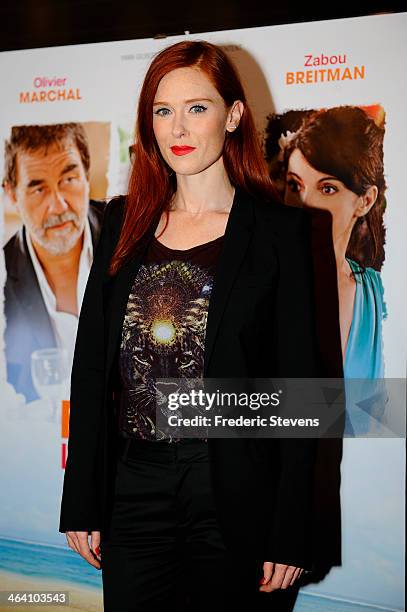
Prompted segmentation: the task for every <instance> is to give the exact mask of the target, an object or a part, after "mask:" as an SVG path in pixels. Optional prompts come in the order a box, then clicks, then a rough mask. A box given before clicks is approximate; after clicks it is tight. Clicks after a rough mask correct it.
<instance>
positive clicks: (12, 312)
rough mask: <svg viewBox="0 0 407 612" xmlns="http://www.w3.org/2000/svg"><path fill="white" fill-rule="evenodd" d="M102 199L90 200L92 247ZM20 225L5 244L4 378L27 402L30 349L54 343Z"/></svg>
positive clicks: (33, 396)
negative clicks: (5, 367) (5, 377)
mask: <svg viewBox="0 0 407 612" xmlns="http://www.w3.org/2000/svg"><path fill="white" fill-rule="evenodd" d="M105 206H106V204H105V202H98V201H96V200H90V202H89V211H88V219H89V225H90V231H91V235H92V244H93V248H94V249H96V244H97V241H98V238H99V234H100V230H101V226H102V220H103V213H104V209H105ZM26 232H27V230H26V228H25V226H24V225H23V226H22V227H21V228H20V229H19V230H18V231H17V232H16V233H15V234H14V235H13V236H12V237H11V238H10V240H8V242H7V244H6V245H5V246H4V259H5V263H6V270H7V278H6V284H5V287H4V313H5V316H6V322H7V325H6V330H5V350H6V362H7V380H8V382H9V383H10V384H12V385H13V387H14V388H15V390H16V391H17V393H23V394H24V395H25V398H26V400H27V402H31V401H32V400H35V399H37V398H38V393H37V391H36V390H35V388H34V385H33V382H32V378H31V353H32V352H33V351H35V350H37V349H42V348H52V347H55V346H57V342H56V338H55V334H54V331H53V328H52V325H51V320H50V318H49V315H48V311H47V308H46V306H45V304H44V300H43V298H42V293H41V289H40V286H39V284H38V279H37V275H36V273H35V270H34V266H33V263H32V261H31V257H30V253H29V250H28V245H27V237H26Z"/></svg>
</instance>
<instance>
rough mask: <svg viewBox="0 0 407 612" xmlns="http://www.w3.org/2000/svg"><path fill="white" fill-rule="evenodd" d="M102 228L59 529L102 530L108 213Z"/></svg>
mask: <svg viewBox="0 0 407 612" xmlns="http://www.w3.org/2000/svg"><path fill="white" fill-rule="evenodd" d="M114 204H115V202H114V200H112V201H110V202H109V203H108V204H107V206H106V209H105V213H104V217H103V222H102V229H101V233H100V236H99V240H98V243H97V246H96V249H95V254H94V259H93V262H92V266H91V269H90V272H89V276H88V281H87V285H86V289H85V293H84V297H83V301H82V306H81V311H80V316H79V321H78V330H77V335H76V342H75V349H74V357H73V364H72V372H71V391H70V417H69V438H68V457H67V462H66V466H65V476H64V483H63V491H62V501H61V512H60V524H59V531H60V532H61V533H64V532H65V531H100V530H101V515H100V495H101V482H102V465H101V460H100V446H99V445H100V444H101V433H102V432H101V428H102V416H103V415H102V407H103V402H104V388H105V363H104V362H105V347H104V317H103V302H102V280H103V278H104V275H105V273H106V271H107V267H108V264H109V260H110V253H111V248H110V231H109V224H110V217H111V213H112V208H113V206H114Z"/></svg>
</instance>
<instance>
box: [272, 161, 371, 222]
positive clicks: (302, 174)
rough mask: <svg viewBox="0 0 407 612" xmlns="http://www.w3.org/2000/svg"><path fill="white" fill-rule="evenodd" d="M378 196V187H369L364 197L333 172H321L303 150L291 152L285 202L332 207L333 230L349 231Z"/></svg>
mask: <svg viewBox="0 0 407 612" xmlns="http://www.w3.org/2000/svg"><path fill="white" fill-rule="evenodd" d="M376 197H377V188H376V187H375V186H372V187H369V189H368V191H367V192H366V194H365V195H363V196H358V195H357V194H356V193H354V192H353V191H351V190H350V189H348V188H347V187H346V186H345V185H344V184H343V183H342V181H341V180H340V179H339V178H338V177H336V176H333V175H330V174H326V173H323V172H319V171H318V170H316V169H315V168H314V167H313V166H311V165H310V164H309V162H308V161H307V159H306V158H305V157H304V155H303V154H302V152H301V151H300V150H299V149H294V151H293V152H292V153H291V155H290V158H289V161H288V167H287V175H286V185H285V194H284V202H285V204H288V205H291V206H308V207H310V208H319V209H321V210H328V211H329V212H330V213H331V215H332V224H333V229H334V230H336V231H339V232H340V231H345V230H346V229H349V228H351V227H352V226H353V225H354V223H355V222H356V220H357V218H358V217H360V216H363V215H365V214H367V212H368V211H369V210H370V208H371V207H372V206H373V204H374V202H375V200H376Z"/></svg>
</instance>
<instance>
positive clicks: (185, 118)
mask: <svg viewBox="0 0 407 612" xmlns="http://www.w3.org/2000/svg"><path fill="white" fill-rule="evenodd" d="M242 112H243V104H242V102H235V103H234V104H233V105H232V107H231V108H230V109H228V108H226V106H225V103H224V101H223V99H222V97H221V96H220V94H219V92H218V91H217V89H216V88H215V87H214V85H213V84H212V83H211V81H210V80H209V79H208V77H207V76H206V74H205V73H204V72H202V70H200V69H199V68H177V69H176V70H173V71H171V72H169V73H168V74H166V75H165V76H164V77H163V78H162V79H161V81H160V84H159V86H158V88H157V93H156V95H155V98H154V105H153V113H154V114H153V129H154V135H155V137H156V140H157V143H158V146H159V148H160V151H161V155H162V156H163V158H164V159H165V161H166V162H167V164H168V165H169V166H170V167H171V168H172V169H173V170H174V172H176V173H177V174H179V175H194V174H198V173H200V172H203V171H205V170H206V169H207V168H209V167H210V166H212V165H213V164H215V163H216V162H217V161H218V160H219V159H220V158H221V156H222V150H223V145H224V141H225V132H226V130H227V129H228V128H229V127H231V126H233V125H235V124H236V125H237V124H238V123H239V119H240V116H241V114H242ZM231 129H233V128H231Z"/></svg>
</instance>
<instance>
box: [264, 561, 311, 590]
mask: <svg viewBox="0 0 407 612" xmlns="http://www.w3.org/2000/svg"><path fill="white" fill-rule="evenodd" d="M303 571H304V570H303V569H302V568H301V567H295V566H293V565H283V564H282V563H272V562H271V561H265V562H264V563H263V574H264V575H263V578H262V579H261V580H260V584H261V585H262V586H261V587H260V588H259V591H265V592H266V593H270V592H271V591H275V590H276V589H286V588H287V587H289V586H292V585H293V584H294V582H295V581H296V580H297V578H299V577H300V576H301V574H302V572H303Z"/></svg>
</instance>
